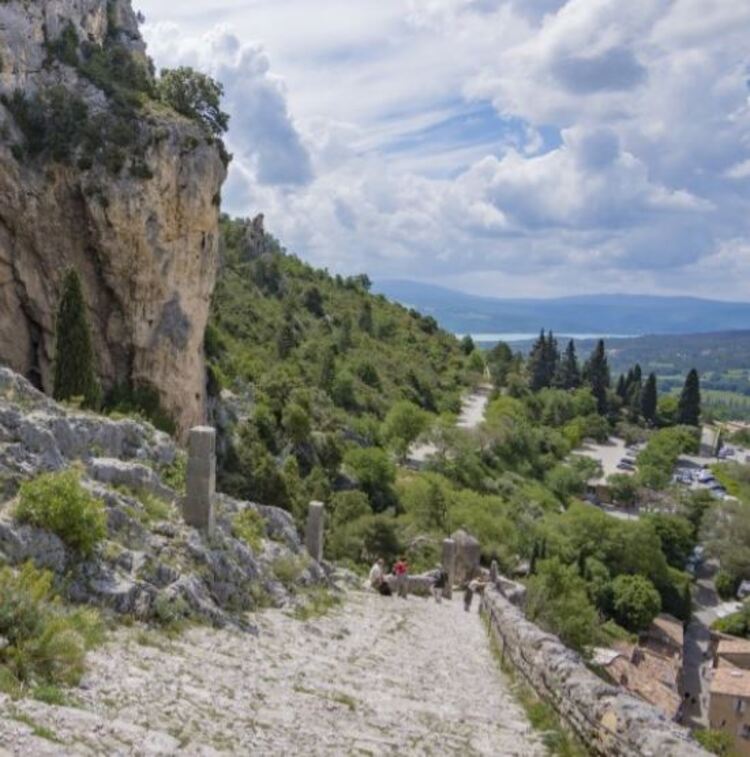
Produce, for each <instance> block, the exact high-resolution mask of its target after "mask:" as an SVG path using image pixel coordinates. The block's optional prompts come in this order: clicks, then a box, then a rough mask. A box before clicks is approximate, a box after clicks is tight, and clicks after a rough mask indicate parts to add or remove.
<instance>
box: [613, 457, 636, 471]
mask: <svg viewBox="0 0 750 757" xmlns="http://www.w3.org/2000/svg"><path fill="white" fill-rule="evenodd" d="M617 470H626V471H634V470H635V467H634V466H633V465H632V464H631V463H626V462H625V461H624V460H620V462H619V463H617Z"/></svg>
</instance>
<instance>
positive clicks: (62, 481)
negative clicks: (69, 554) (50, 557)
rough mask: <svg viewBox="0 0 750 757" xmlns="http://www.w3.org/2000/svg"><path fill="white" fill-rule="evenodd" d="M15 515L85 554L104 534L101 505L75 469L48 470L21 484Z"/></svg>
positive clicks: (87, 553)
mask: <svg viewBox="0 0 750 757" xmlns="http://www.w3.org/2000/svg"><path fill="white" fill-rule="evenodd" d="M16 518H17V519H18V520H19V521H20V522H22V523H29V524H30V525H32V526H36V527H37V528H43V529H46V530H47V531H51V532H52V533H53V534H56V535H57V536H59V537H60V539H62V541H63V542H64V543H65V544H67V546H69V547H70V548H71V549H74V550H76V551H77V552H79V553H81V554H82V555H84V556H85V555H90V554H91V552H92V551H93V549H94V547H95V546H96V545H97V544H98V543H99V542H100V541H101V540H102V539H104V537H105V536H106V534H107V515H106V511H105V509H104V504H103V503H102V502H101V500H99V499H97V498H96V497H94V496H93V495H91V494H90V493H89V492H88V491H86V489H84V488H83V486H82V485H81V480H80V476H79V474H78V472H77V471H74V470H66V471H63V472H62V473H47V474H45V475H42V476H39V477H38V478H35V479H33V480H32V481H27V482H26V483H24V484H22V485H21V489H20V492H19V502H18V506H17V507H16Z"/></svg>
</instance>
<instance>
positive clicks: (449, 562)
mask: <svg viewBox="0 0 750 757" xmlns="http://www.w3.org/2000/svg"><path fill="white" fill-rule="evenodd" d="M443 570H444V571H445V572H446V573H447V574H448V579H447V580H446V582H445V588H444V589H443V597H445V599H452V598H453V582H454V581H455V579H456V542H455V541H453V539H444V540H443Z"/></svg>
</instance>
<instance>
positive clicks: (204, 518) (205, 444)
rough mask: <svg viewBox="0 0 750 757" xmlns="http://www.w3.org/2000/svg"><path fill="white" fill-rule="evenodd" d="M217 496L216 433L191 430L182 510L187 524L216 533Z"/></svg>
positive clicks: (205, 427) (197, 428)
mask: <svg viewBox="0 0 750 757" xmlns="http://www.w3.org/2000/svg"><path fill="white" fill-rule="evenodd" d="M215 493H216V430H215V429H213V428H210V427H209V426H197V427H196V428H192V429H190V439H189V442H188V465H187V492H186V495H185V502H184V504H183V508H182V515H183V517H184V519H185V523H187V524H188V525H189V526H194V527H195V528H199V529H200V530H201V531H204V532H205V533H206V534H207V535H208V536H213V534H214V526H215V524H214V494H215Z"/></svg>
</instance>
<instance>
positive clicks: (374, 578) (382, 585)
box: [367, 557, 391, 597]
mask: <svg viewBox="0 0 750 757" xmlns="http://www.w3.org/2000/svg"><path fill="white" fill-rule="evenodd" d="M367 580H368V581H369V583H370V586H371V587H372V588H373V589H375V591H377V592H378V594H382V595H383V596H384V597H390V596H391V587H390V586H389V585H388V581H386V580H385V560H384V559H383V558H382V557H380V558H378V559H377V560H376V561H375V563H374V564H373V566H372V568H370V575H369V577H368V579H367Z"/></svg>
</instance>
